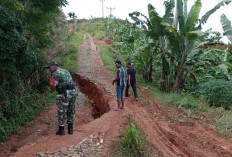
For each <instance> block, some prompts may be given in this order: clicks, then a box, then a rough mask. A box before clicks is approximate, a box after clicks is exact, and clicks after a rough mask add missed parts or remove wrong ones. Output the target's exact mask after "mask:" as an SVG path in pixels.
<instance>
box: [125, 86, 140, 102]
mask: <svg viewBox="0 0 232 157" xmlns="http://www.w3.org/2000/svg"><path fill="white" fill-rule="evenodd" d="M131 87H132V89H133V92H134V95H135V98H138V94H137V90H136V83H131ZM129 88H130V86H129V85H128V83H127V86H126V93H125V96H126V97H128V90H129Z"/></svg>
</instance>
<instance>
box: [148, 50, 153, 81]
mask: <svg viewBox="0 0 232 157" xmlns="http://www.w3.org/2000/svg"><path fill="white" fill-rule="evenodd" d="M152 63H153V52H152V50H150V65H149V66H150V68H149V74H148V77H149V82H152V69H153V64H152Z"/></svg>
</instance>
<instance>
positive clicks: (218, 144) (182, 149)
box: [1, 34, 232, 157]
mask: <svg viewBox="0 0 232 157" xmlns="http://www.w3.org/2000/svg"><path fill="white" fill-rule="evenodd" d="M87 35H88V36H89V39H90V45H88V44H87V43H86V42H84V44H83V45H82V46H83V47H85V46H88V48H89V49H88V48H86V49H83V50H85V53H87V52H88V53H89V52H90V56H87V55H86V56H85V55H82V57H83V58H81V59H83V60H84V57H88V59H91V63H90V62H87V63H84V62H83V63H82V64H85V65H84V66H86V67H87V68H86V69H88V66H91V68H92V69H93V70H90V71H88V72H86V71H85V70H84V69H82V71H81V72H80V73H79V74H74V78H75V80H76V81H78V82H79V84H80V85H81V86H82V89H81V90H82V91H83V92H85V94H86V95H87V96H88V98H89V99H91V101H92V102H93V103H94V105H95V107H96V108H97V110H98V111H99V112H100V113H101V117H100V118H98V119H95V120H93V121H91V122H89V123H82V124H81V123H79V124H75V129H74V130H75V132H74V134H73V135H65V136H56V135H55V134H54V133H53V131H54V127H53V125H51V128H52V130H53V131H51V132H52V133H46V134H44V135H43V136H42V135H41V136H40V137H39V138H37V139H36V140H34V141H33V143H27V142H25V145H24V146H22V147H21V148H19V150H18V151H17V152H16V153H15V154H13V156H14V157H23V156H25V157H30V156H34V155H35V154H36V152H54V151H56V150H58V149H60V148H62V147H66V146H69V145H73V144H76V143H78V142H80V141H81V140H82V139H84V138H85V137H87V136H89V135H91V134H93V133H102V134H104V146H105V147H104V150H103V154H102V156H106V157H108V156H111V155H110V151H111V149H112V147H113V146H114V144H115V142H116V141H117V140H119V138H120V135H121V131H122V130H124V129H125V127H126V125H127V117H128V116H129V115H132V116H134V117H135V121H136V122H137V124H138V126H139V127H140V128H141V130H142V131H143V132H144V134H145V135H146V138H147V140H148V141H149V142H150V143H151V145H152V147H153V148H154V150H155V151H156V152H157V153H156V154H155V155H154V156H159V155H163V156H165V157H179V156H182V157H231V156H232V142H230V141H228V140H226V139H224V138H223V137H221V136H219V134H218V133H217V132H216V131H214V130H213V129H210V128H208V127H207V126H205V125H203V124H202V123H201V122H200V121H198V120H196V119H193V118H189V117H188V116H187V115H186V114H185V113H184V112H183V111H182V110H181V109H178V108H175V107H168V106H163V105H160V104H157V103H156V101H155V99H154V98H153V97H151V96H150V95H149V94H148V93H147V92H146V90H145V89H144V88H142V87H140V86H139V87H138V90H139V92H140V93H141V94H142V96H143V98H144V101H139V102H136V101H135V100H134V98H133V96H131V97H130V98H127V99H125V109H124V110H121V111H118V112H116V111H113V110H112V109H114V108H116V99H115V98H114V97H115V87H114V86H112V85H111V82H112V80H113V79H114V75H113V74H112V73H111V72H109V71H108V70H107V69H106V68H105V67H104V66H103V64H102V61H101V60H100V57H99V54H98V48H97V47H96V46H95V44H94V42H93V38H92V37H91V36H90V35H89V34H86V35H85V36H87ZM84 40H86V38H84ZM97 46H99V45H97ZM112 64H113V63H112ZM89 73H91V78H94V79H92V81H89V80H88V79H87V78H89V77H90V74H89ZM106 89H108V90H107V91H108V92H107V91H106ZM109 91H111V92H109ZM101 105H102V106H101ZM52 110H53V109H52ZM52 110H51V111H45V112H44V113H42V115H44V114H45V115H46V116H47V117H49V118H50V119H52V118H53V117H54V115H53V113H52V114H46V112H52ZM54 110H55V109H54ZM103 113H104V114H103ZM84 115H85V114H84ZM46 116H45V117H46ZM77 116H78V117H77V118H76V119H77V121H79V120H78V119H82V118H83V117H81V116H83V113H81V112H79V113H77ZM175 116H178V118H175ZM87 117H88V116H87ZM38 118H39V117H38ZM36 126H37V124H36ZM38 126H39V125H38ZM23 128H24V127H23ZM36 129H38V128H36ZM36 129H35V130H36ZM13 136H15V135H13ZM24 138H25V136H24V137H22V138H21V139H20V140H24ZM4 145H5V143H4ZM6 148H7V147H5V149H6ZM1 150H2V149H1Z"/></svg>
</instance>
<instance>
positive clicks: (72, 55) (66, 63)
mask: <svg viewBox="0 0 232 157" xmlns="http://www.w3.org/2000/svg"><path fill="white" fill-rule="evenodd" d="M82 39H83V32H82V31H80V30H79V29H76V30H75V32H74V33H73V34H72V35H71V36H70V37H69V38H68V39H67V40H66V42H65V44H66V47H67V50H65V51H66V52H65V51H64V50H61V52H59V53H58V54H60V55H59V57H60V61H61V67H62V68H64V69H67V70H68V71H69V72H76V71H77V68H78V66H77V61H78V46H79V45H80V44H81V43H82Z"/></svg>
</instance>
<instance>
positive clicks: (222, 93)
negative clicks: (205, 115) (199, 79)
mask: <svg viewBox="0 0 232 157" xmlns="http://www.w3.org/2000/svg"><path fill="white" fill-rule="evenodd" d="M197 95H198V96H201V97H203V98H204V99H205V100H206V101H208V103H209V104H210V105H211V106H216V107H224V108H225V109H229V108H230V106H231V104H232V82H230V81H225V80H210V81H208V82H204V83H202V84H200V85H199V87H198V89H197Z"/></svg>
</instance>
